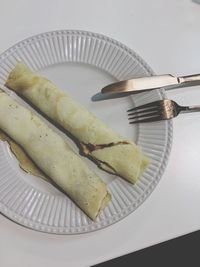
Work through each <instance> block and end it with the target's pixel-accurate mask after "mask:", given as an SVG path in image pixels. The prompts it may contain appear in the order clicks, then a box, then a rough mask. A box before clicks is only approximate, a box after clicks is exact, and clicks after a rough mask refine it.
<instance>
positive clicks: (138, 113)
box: [127, 100, 163, 124]
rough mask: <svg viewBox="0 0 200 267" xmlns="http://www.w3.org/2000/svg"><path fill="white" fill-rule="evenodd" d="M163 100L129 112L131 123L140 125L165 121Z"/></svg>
mask: <svg viewBox="0 0 200 267" xmlns="http://www.w3.org/2000/svg"><path fill="white" fill-rule="evenodd" d="M162 103H163V101H162V100H158V101H155V102H151V103H148V104H145V105H141V106H138V107H135V108H131V109H129V110H127V112H128V116H129V117H128V119H129V123H130V124H133V123H140V122H153V121H159V120H162V119H163V116H162V113H161V110H162Z"/></svg>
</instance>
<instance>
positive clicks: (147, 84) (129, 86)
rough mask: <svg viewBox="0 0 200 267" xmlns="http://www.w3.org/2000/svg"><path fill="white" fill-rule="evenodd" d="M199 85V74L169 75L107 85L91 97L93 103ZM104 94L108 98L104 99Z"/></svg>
mask: <svg viewBox="0 0 200 267" xmlns="http://www.w3.org/2000/svg"><path fill="white" fill-rule="evenodd" d="M198 84H200V74H194V75H187V76H179V77H178V76H177V77H176V76H173V75H171V74H165V75H156V76H150V77H142V78H135V79H130V80H125V81H120V82H116V83H112V84H109V85H107V86H105V87H104V88H102V90H101V93H98V94H96V95H95V96H93V97H92V100H93V101H98V100H105V99H110V98H116V97H122V96H127V95H130V94H134V93H139V92H144V91H148V90H153V89H158V88H161V87H164V88H165V89H166V90H170V89H174V88H180V87H185V86H194V85H198ZM102 94H103V95H104V94H109V96H107V97H104V96H103V95H102Z"/></svg>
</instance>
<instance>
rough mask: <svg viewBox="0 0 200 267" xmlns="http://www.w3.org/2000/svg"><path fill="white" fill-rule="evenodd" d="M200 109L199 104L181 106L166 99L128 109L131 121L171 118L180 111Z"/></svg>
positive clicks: (131, 122) (140, 121)
mask: <svg viewBox="0 0 200 267" xmlns="http://www.w3.org/2000/svg"><path fill="white" fill-rule="evenodd" d="M197 111H200V105H199V106H180V105H178V104H177V103H176V102H175V101H173V100H169V99H164V100H158V101H155V102H151V103H148V104H145V105H141V106H138V107H135V108H132V109H129V110H127V112H128V119H129V123H130V124H133V123H142V122H154V121H160V120H169V119H172V118H174V117H176V116H178V114H179V113H188V112H197Z"/></svg>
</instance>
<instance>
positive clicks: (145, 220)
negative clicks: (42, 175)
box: [0, 0, 200, 267]
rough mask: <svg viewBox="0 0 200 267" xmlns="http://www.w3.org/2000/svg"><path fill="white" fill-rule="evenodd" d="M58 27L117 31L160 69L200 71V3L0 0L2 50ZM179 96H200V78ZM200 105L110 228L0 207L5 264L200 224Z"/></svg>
mask: <svg viewBox="0 0 200 267" xmlns="http://www.w3.org/2000/svg"><path fill="white" fill-rule="evenodd" d="M56 29H83V30H88V31H93V32H98V33H103V34H105V35H107V36H110V37H113V38H115V39H117V40H119V41H121V42H122V43H124V44H126V45H127V46H129V47H131V48H132V49H134V50H135V51H136V52H138V53H139V54H140V55H141V56H142V57H143V58H144V59H145V60H146V61H147V62H148V63H149V64H150V65H151V66H152V68H153V69H154V70H155V72H157V73H159V74H162V73H174V74H190V73H198V72H200V56H199V55H200V54H199V53H200V34H199V31H200V5H197V4H195V3H193V2H192V1H190V0H182V1H180V0H168V1H166V0H152V1H149V0H130V1H129V0H123V1H114V0H101V1H100V0H99V1H97V0H84V1H78V0H70V1H68V0H57V1H51V0H42V1H41V0H40V1H39V0H29V1H27V0H18V1H12V0H0V34H1V41H0V52H3V51H4V50H6V49H7V48H9V47H10V46H11V45H13V44H15V43H16V42H18V41H20V40H22V39H24V38H26V37H28V36H31V35H35V34H38V33H41V32H46V31H50V30H56ZM169 97H170V98H173V99H174V100H176V101H178V102H179V103H180V104H185V105H190V104H200V86H199V87H195V88H190V89H189V88H187V89H182V90H180V91H179V90H176V91H174V92H170V93H169ZM199 132H200V113H199V114H198V113H196V114H187V115H182V116H179V117H178V118H177V119H175V120H174V137H173V147H172V151H171V156H170V160H169V163H168V166H167V168H166V171H165V173H164V175H163V177H162V179H161V181H160V183H159V184H158V186H157V187H156V189H155V191H154V192H153V193H152V194H151V196H150V197H149V198H148V199H147V200H146V201H145V203H144V204H143V205H141V206H140V207H139V208H138V209H137V210H136V211H135V212H134V213H132V214H131V215H129V216H128V217H126V218H125V219H123V220H122V221H120V222H119V223H116V224H115V225H113V226H110V227H108V228H106V229H104V230H101V231H97V232H93V233H90V234H83V235H76V236H56V235H50V234H44V233H39V232H35V231H32V230H29V229H26V228H24V227H22V226H20V225H17V224H15V223H13V222H12V221H10V220H8V219H7V218H5V217H4V216H2V215H0V266H2V267H10V266H14V267H18V266H19V267H32V266H34V267H35V266H37V267H44V266H48V267H53V266H59V267H62V266H70V267H73V266H90V265H93V264H96V263H99V262H103V261H106V260H108V259H111V258H115V257H118V256H121V255H123V254H126V253H129V252H133V251H136V250H139V249H142V248H144V247H148V246H150V245H153V244H156V243H159V242H161V241H165V240H169V239H171V238H175V237H177V236H180V235H183V234H186V233H189V232H192V231H195V230H198V229H200V211H199V203H200V138H199V137H200V135H199Z"/></svg>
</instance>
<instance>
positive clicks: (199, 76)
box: [178, 74, 200, 83]
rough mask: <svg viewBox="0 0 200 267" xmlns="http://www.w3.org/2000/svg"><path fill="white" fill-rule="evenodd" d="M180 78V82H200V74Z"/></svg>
mask: <svg viewBox="0 0 200 267" xmlns="http://www.w3.org/2000/svg"><path fill="white" fill-rule="evenodd" d="M178 80H179V82H180V83H190V82H192V83H193V82H199V83H200V74H193V75H187V76H182V77H178Z"/></svg>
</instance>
